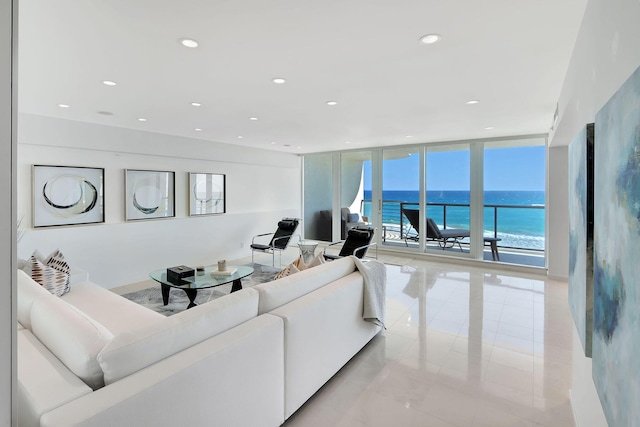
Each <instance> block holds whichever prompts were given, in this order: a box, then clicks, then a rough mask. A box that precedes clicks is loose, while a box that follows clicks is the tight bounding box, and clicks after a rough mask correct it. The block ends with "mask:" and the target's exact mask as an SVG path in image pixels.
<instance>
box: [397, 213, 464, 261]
mask: <svg viewBox="0 0 640 427" xmlns="http://www.w3.org/2000/svg"><path fill="white" fill-rule="evenodd" d="M402 213H403V214H404V216H406V217H407V219H408V220H409V223H410V224H411V228H413V230H415V232H412V231H411V230H410V231H409V232H408V233H407V234H406V235H405V239H404V242H405V244H406V245H407V246H409V243H408V242H407V240H414V241H418V238H419V236H420V211H419V210H417V209H402ZM470 235H471V234H470V232H469V230H464V229H460V228H445V229H440V227H438V224H436V222H435V221H434V220H433V219H431V218H427V237H426V239H427V240H431V241H436V242H438V246H440V247H441V248H442V249H445V248H453V247H454V246H455V245H458V247H459V248H460V252H462V246H461V245H460V240H461V239H464V238H465V237H469V236H470Z"/></svg>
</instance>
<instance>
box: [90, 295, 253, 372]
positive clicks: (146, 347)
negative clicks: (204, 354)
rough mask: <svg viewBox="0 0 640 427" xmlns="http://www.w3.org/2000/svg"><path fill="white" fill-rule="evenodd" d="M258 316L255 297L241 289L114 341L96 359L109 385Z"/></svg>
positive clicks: (121, 336)
mask: <svg viewBox="0 0 640 427" xmlns="http://www.w3.org/2000/svg"><path fill="white" fill-rule="evenodd" d="M257 314H258V293H257V292H256V291H255V290H254V289H252V288H248V289H243V290H241V291H238V292H234V293H232V294H229V295H225V296H224V297H222V298H218V299H216V300H213V301H210V302H208V303H206V304H202V305H199V306H196V307H193V308H191V309H189V310H185V311H183V312H180V313H178V314H176V315H174V316H171V317H167V318H165V319H161V320H160V321H158V322H155V323H153V324H151V325H148V326H146V327H143V328H139V329H137V330H135V331H131V332H127V333H123V334H121V335H118V336H117V337H115V338H114V339H113V340H112V341H111V342H110V343H109V344H108V345H107V346H106V347H105V348H104V350H102V351H101V352H100V354H99V355H98V361H99V362H100V366H101V367H102V370H103V371H104V380H105V384H111V383H113V382H115V381H118V380H119V379H121V378H124V377H126V376H128V375H131V374H132V373H134V372H137V371H139V370H141V369H143V368H145V367H147V366H150V365H152V364H154V363H156V362H158V361H160V360H162V359H165V358H167V357H169V356H171V355H173V354H175V353H178V352H179V351H182V350H184V349H186V348H189V347H191V346H193V345H195V344H197V343H199V342H202V341H204V340H206V339H207V338H210V337H213V336H215V335H217V334H219V333H221V332H224V331H226V330H227V329H231V328H233V327H234V326H237V325H239V324H241V323H243V322H246V321H247V320H249V319H252V318H254V317H256V316H257Z"/></svg>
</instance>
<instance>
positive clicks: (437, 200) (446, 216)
mask: <svg viewBox="0 0 640 427" xmlns="http://www.w3.org/2000/svg"><path fill="white" fill-rule="evenodd" d="M425 163H426V167H425V170H426V171H425V177H426V209H425V211H426V216H427V221H428V223H427V224H426V231H427V235H426V237H427V241H426V250H429V251H434V250H435V251H438V250H439V251H442V250H447V251H449V252H450V253H451V254H457V253H458V252H460V253H468V252H469V248H470V242H471V177H470V171H471V155H470V147H469V144H455V145H440V146H435V147H427V150H426V159H425Z"/></svg>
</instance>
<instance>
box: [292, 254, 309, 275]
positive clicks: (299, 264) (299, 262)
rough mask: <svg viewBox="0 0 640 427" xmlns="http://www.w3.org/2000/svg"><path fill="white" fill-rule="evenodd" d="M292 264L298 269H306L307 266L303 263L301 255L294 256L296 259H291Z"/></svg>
mask: <svg viewBox="0 0 640 427" xmlns="http://www.w3.org/2000/svg"><path fill="white" fill-rule="evenodd" d="M292 264H293V265H295V266H296V268H297V269H298V271H302V270H306V269H307V268H308V266H307V265H306V264H305V263H304V258H302V255H300V256H299V257H298V258H296V260H295V261H293V263H292Z"/></svg>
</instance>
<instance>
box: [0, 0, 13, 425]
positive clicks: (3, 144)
mask: <svg viewBox="0 0 640 427" xmlns="http://www.w3.org/2000/svg"><path fill="white" fill-rule="evenodd" d="M12 16H13V5H12V1H11V0H2V1H0V271H1V272H2V285H3V286H2V289H3V294H4V295H3V297H2V298H0V426H10V425H15V424H16V423H17V421H16V418H15V417H16V414H17V411H16V404H15V402H14V400H13V396H15V391H16V365H15V359H16V358H15V354H16V337H15V331H16V326H15V325H16V323H15V322H16V320H15V311H16V297H15V289H16V284H15V201H14V197H15V146H14V144H13V137H12V134H13V131H14V125H15V120H14V117H13V114H12V106H13V105H15V103H14V96H15V93H14V92H13V88H12V78H11V76H12V72H11V70H12V52H13V48H12V45H13V44H14V43H13V37H12V31H13V25H12ZM15 44H16V45H17V43H15ZM14 87H17V85H15V86H14Z"/></svg>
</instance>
